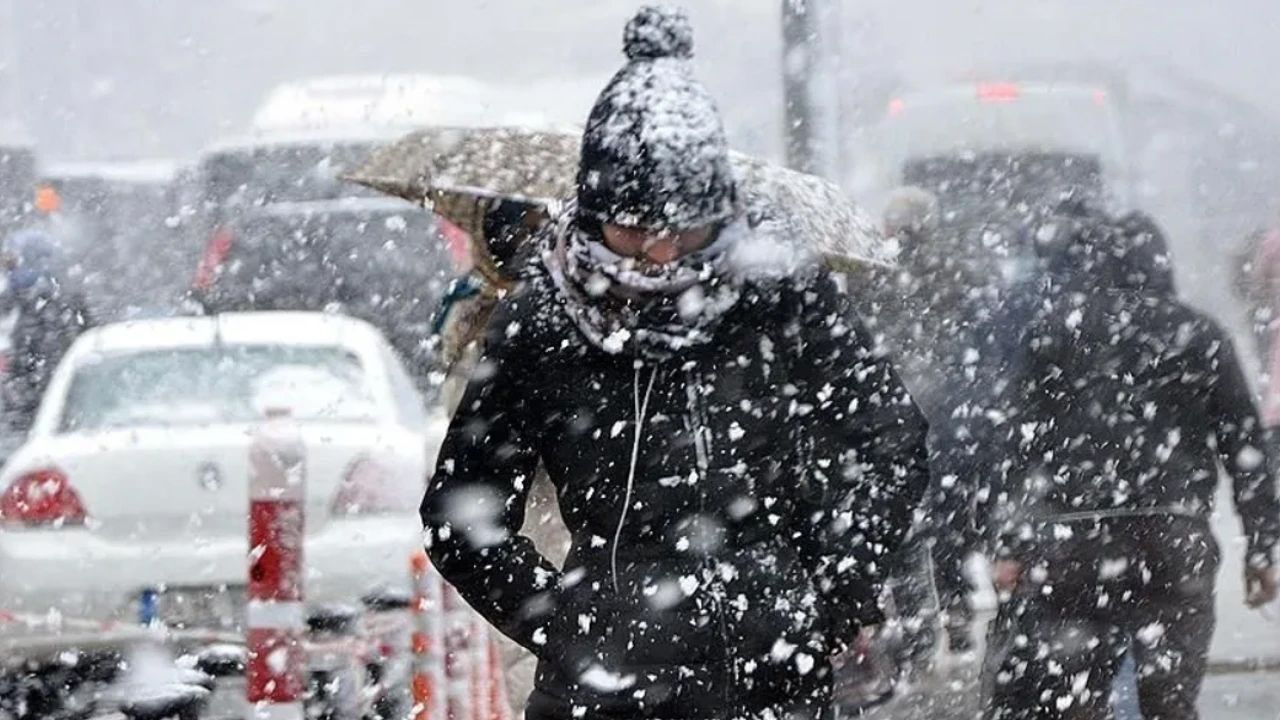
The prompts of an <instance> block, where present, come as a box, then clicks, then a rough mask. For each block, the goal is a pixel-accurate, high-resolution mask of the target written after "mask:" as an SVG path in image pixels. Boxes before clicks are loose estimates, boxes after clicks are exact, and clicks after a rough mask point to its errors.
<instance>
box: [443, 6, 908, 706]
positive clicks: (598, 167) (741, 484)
mask: <svg viewBox="0 0 1280 720" xmlns="http://www.w3.org/2000/svg"><path fill="white" fill-rule="evenodd" d="M626 39H627V54H628V56H629V58H630V62H629V63H628V64H627V65H626V66H625V67H624V68H623V69H622V70H621V71H620V72H619V73H618V74H617V75H616V76H615V77H614V79H613V80H612V81H611V83H610V84H609V86H608V87H606V89H605V90H604V92H603V93H602V95H601V98H600V100H599V101H598V102H597V104H596V107H595V108H594V109H593V111H592V114H591V116H590V119H589V121H588V124H587V129H586V133H585V136H584V142H583V149H582V158H581V170H580V176H579V192H578V197H577V202H576V203H571V204H570V205H569V206H568V207H566V208H565V209H564V211H563V212H562V213H561V214H560V216H559V217H558V218H557V220H556V221H555V223H554V227H553V228H551V229H550V230H549V231H548V232H549V236H548V237H547V238H546V240H547V250H546V253H545V254H544V256H543V258H542V263H541V267H539V268H535V269H533V270H531V271H530V273H529V277H528V278H527V279H526V280H524V282H523V284H522V285H521V286H520V287H519V288H518V289H517V290H515V291H514V292H512V293H511V294H510V295H509V296H507V297H506V298H504V299H503V300H502V301H501V302H500V304H499V305H498V307H497V309H496V310H495V314H494V317H493V319H492V321H491V322H490V324H489V328H488V337H487V340H486V343H485V346H486V350H485V356H484V358H483V359H482V360H481V363H480V368H479V369H478V370H477V372H476V373H475V374H474V375H473V377H472V380H471V383H470V385H469V387H468V388H467V390H466V392H465V394H464V396H463V398H462V401H461V403H460V405H459V409H458V411H457V414H456V415H455V417H454V419H453V422H452V425H451V427H450V429H449V432H448V435H447V437H446V440H445V443H444V446H443V448H442V450H441V452H440V456H439V461H438V465H437V470H436V473H435V476H434V478H433V479H432V482H431V484H430V487H429V488H428V490H427V493H426V496H425V497H424V499H423V503H422V517H423V521H424V524H425V526H426V531H427V543H428V551H429V553H430V556H431V558H432V560H433V562H434V564H435V566H436V567H437V568H438V569H439V571H440V572H441V574H442V575H443V576H444V577H445V579H446V580H448V581H449V582H451V583H452V584H454V585H455V586H456V587H457V588H458V590H459V592H460V593H461V594H462V595H463V597H464V598H465V599H466V600H467V601H468V602H469V603H470V604H471V605H472V606H473V607H474V608H475V609H476V610H477V611H479V612H480V613H481V614H482V615H483V616H484V617H485V618H486V619H487V620H489V622H491V623H492V624H493V625H495V626H496V627H497V628H498V629H499V630H501V631H502V632H503V633H505V634H506V635H508V636H509V637H511V638H513V639H514V640H516V641H517V642H519V643H520V644H522V645H523V646H525V647H526V648H528V649H529V650H531V651H532V652H533V653H534V654H535V655H537V656H538V658H539V667H538V672H537V679H536V684H535V689H534V692H533V694H532V696H531V698H530V700H529V704H528V709H527V711H526V717H530V718H547V719H550V718H569V717H577V718H582V717H585V718H592V717H607V718H639V717H662V718H760V717H777V718H782V717H796V716H806V717H829V716H830V714H831V708H830V705H831V692H832V672H831V665H830V662H829V658H830V657H831V656H832V655H833V654H836V653H838V652H840V651H841V649H842V648H844V647H845V646H846V645H847V644H849V643H851V642H852V641H853V640H854V638H855V636H856V634H857V632H858V629H859V628H860V627H861V626H863V625H865V624H868V623H875V622H877V621H878V620H879V611H878V607H877V598H878V595H879V592H880V586H881V571H882V564H883V559H884V558H885V557H886V555H887V554H889V553H891V552H892V551H894V550H895V549H896V547H897V546H898V544H899V542H900V540H901V537H902V535H903V534H904V532H905V531H906V529H907V527H908V525H909V523H910V519H911V515H912V512H913V509H914V507H915V505H916V504H917V502H918V501H919V498H920V495H921V493H922V492H923V490H924V488H925V486H926V485H927V483H928V470H927V467H926V463H925V459H926V455H925V445H924V440H925V433H926V430H927V426H926V423H925V422H924V420H923V418H922V416H921V415H920V413H919V412H918V410H917V409H916V407H915V405H914V403H913V402H912V400H911V398H910V396H909V395H908V394H907V393H906V391H905V390H904V389H903V387H902V385H901V383H900V382H899V381H898V378H897V376H896V375H895V373H894V371H893V369H892V368H891V367H890V365H889V364H888V363H887V362H886V361H885V359H884V358H883V357H882V356H881V355H879V354H877V353H876V352H874V351H873V350H872V349H871V340H870V338H869V337H868V336H867V333H866V332H865V330H864V328H863V326H862V324H861V323H860V322H859V320H858V319H857V317H856V315H854V314H853V313H852V312H850V310H849V308H848V306H847V300H846V298H845V296H844V295H843V294H842V293H841V292H839V290H838V289H837V287H836V284H835V283H834V282H833V281H832V279H831V278H830V277H829V276H828V275H827V273H826V272H825V271H823V270H820V269H818V268H816V267H815V268H814V269H812V271H811V272H809V273H808V274H805V275H804V276H802V277H772V276H769V275H768V274H766V273H763V272H761V273H754V272H748V268H750V267H752V263H751V262H749V259H750V258H751V257H759V255H758V254H756V253H755V252H744V248H746V247H748V246H749V245H750V244H751V243H752V242H755V241H758V240H759V238H758V237H755V236H754V235H753V233H752V229H751V228H750V227H748V226H747V223H746V220H745V219H744V216H743V214H742V212H741V209H740V208H739V206H738V202H737V190H736V185H735V182H734V179H733V176H732V173H731V172H729V164H728V156H727V149H726V144H725V141H724V135H723V130H722V128H721V126H720V122H719V119H718V116H717V114H716V111H715V107H714V104H713V103H712V101H711V100H710V98H709V97H708V95H707V94H706V91H705V90H704V89H703V88H702V87H701V86H700V85H698V84H697V83H696V81H694V80H693V79H692V76H691V74H690V71H689V64H688V62H687V58H688V57H689V55H690V53H691V49H692V47H691V41H690V31H689V27H688V21H687V20H686V19H685V18H684V16H683V15H680V14H678V13H675V12H673V11H669V10H663V9H658V8H645V9H643V10H641V11H640V13H639V14H638V15H637V16H636V17H635V18H634V19H633V20H632V21H631V22H630V24H629V25H628V26H627V31H626ZM539 463H541V464H542V465H543V466H544V467H545V469H546V471H547V473H548V475H549V477H550V479H551V482H552V483H553V484H554V485H555V488H556V493H557V497H558V501H559V504H560V509H561V511H562V514H563V516H564V520H565V523H566V525H567V527H568V529H569V531H570V534H571V536H572V546H571V549H570V551H569V555H568V558H567V560H566V562H565V565H564V569H563V570H562V571H558V570H557V569H556V568H555V567H554V566H553V565H551V564H550V563H549V562H547V561H546V559H545V558H544V557H542V556H541V555H539V554H538V552H537V551H536V550H535V549H534V546H533V544H532V542H531V541H530V540H529V539H528V538H526V537H523V536H521V535H519V534H517V532H518V528H519V527H520V525H521V522H522V519H523V515H524V512H525V501H526V496H527V494H528V492H529V488H530V484H531V482H532V479H533V477H534V473H535V471H536V469H537V466H538V465H539Z"/></svg>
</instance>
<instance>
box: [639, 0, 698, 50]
mask: <svg viewBox="0 0 1280 720" xmlns="http://www.w3.org/2000/svg"><path fill="white" fill-rule="evenodd" d="M622 49H623V52H625V53H626V55H627V58H628V59H631V60H656V59H659V58H680V59H683V60H687V59H689V58H691V57H693V24H692V23H690V22H689V16H687V15H685V14H684V11H683V10H680V9H678V8H673V7H667V6H661V5H646V6H645V7H642V8H640V11H639V12H637V13H636V14H635V17H633V18H631V21H630V22H628V23H627V28H626V30H624V31H623V33H622Z"/></svg>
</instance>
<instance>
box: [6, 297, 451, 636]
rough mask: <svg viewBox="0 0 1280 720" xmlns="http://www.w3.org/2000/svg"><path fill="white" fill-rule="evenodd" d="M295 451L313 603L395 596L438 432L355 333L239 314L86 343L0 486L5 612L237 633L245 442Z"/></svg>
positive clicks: (312, 318)
mask: <svg viewBox="0 0 1280 720" xmlns="http://www.w3.org/2000/svg"><path fill="white" fill-rule="evenodd" d="M282 407H283V408H288V409H289V411H290V413H291V415H292V417H293V418H294V420H296V422H297V423H298V424H299V427H300V430H301V435H302V438H303V442H304V444H305V450H306V519H305V522H306V539H305V544H304V548H303V552H304V564H305V578H306V580H305V590H306V594H307V595H306V596H307V601H308V602H317V603H333V602H341V603H352V604H354V603H358V602H359V598H360V597H361V596H362V595H363V594H365V593H366V592H368V591H370V590H371V589H374V588H375V587H378V586H392V587H398V588H405V587H407V586H408V583H409V575H408V573H409V563H410V558H411V555H412V553H413V552H414V551H415V550H417V549H419V548H421V526H420V522H419V519H418V513H417V506H418V502H419V500H420V498H421V495H422V491H423V487H424V483H425V482H426V478H427V476H428V473H429V471H430V469H431V468H432V463H433V462H434V458H435V454H436V452H437V451H438V450H439V446H440V443H441V441H442V439H443V435H444V430H445V428H446V427H447V422H446V420H445V419H444V417H443V415H441V414H437V415H434V416H433V415H429V414H428V413H427V411H426V410H425V409H424V407H423V403H422V398H421V397H420V395H419V393H418V392H417V391H416V389H415V388H414V387H413V385H412V383H411V381H410V380H409V376H408V375H407V373H406V372H405V370H404V368H403V367H402V366H401V364H400V361H399V360H398V359H397V358H396V356H395V354H394V353H393V351H392V350H391V348H390V346H389V345H388V344H387V342H386V340H385V339H384V338H383V337H382V335H381V334H380V333H379V332H378V331H377V330H375V329H374V328H373V327H372V326H370V325H368V324H366V323H364V322H361V321H358V320H353V319H351V318H346V317H340V316H334V315H325V314H319V313H248V314H229V315H221V316H216V317H200V318H170V319H159V320H143V321H132V322H125V323H119V324H115V325H109V326H105V327H102V328H99V329H95V330H92V331H90V332H87V333H86V334H84V335H83V336H82V337H80V338H79V339H78V340H77V341H76V343H75V344H74V345H73V347H72V348H71V350H70V351H69V352H68V353H67V355H66V357H65V358H64V359H63V361H62V363H61V364H60V365H59V366H58V369H57V371H56V373H55V375H54V377H53V380H52V382H51V384H50V386H49V389H48V391H47V393H46V395H45V397H44V400H43V403H42V405H41V407H40V410H39V413H38V415H37V418H36V421H35V425H34V427H33V429H32V432H31V435H30V437H29V438H28V440H27V442H26V443H25V444H24V445H23V446H22V447H20V448H19V449H18V450H17V451H16V452H15V453H14V455H13V456H12V457H11V458H10V460H9V462H8V463H7V464H6V465H5V467H4V469H3V471H0V491H2V492H3V494H2V495H0V610H9V611H16V612H36V613H46V612H49V611H50V610H56V611H57V612H60V613H62V614H63V615H66V616H76V617H86V618H95V619H117V618H118V619H120V620H122V621H134V620H135V618H138V617H142V616H143V615H142V614H145V613H146V612H147V611H146V610H144V609H143V606H144V605H145V604H147V603H151V604H152V605H153V606H155V605H158V612H159V616H160V618H161V619H163V620H166V621H168V622H170V623H171V624H175V625H178V626H190V627H201V628H206V627H211V628H213V629H228V630H233V629H238V627H239V626H238V623H239V622H240V619H241V616H240V613H239V607H240V604H241V603H242V602H243V588H244V586H245V583H246V576H247V556H248V540H247V532H248V530H247V519H246V517H247V510H248V502H249V501H248V495H247V492H248V491H247V488H248V480H249V477H248V476H249V463H248V458H249V446H250V441H251V433H252V431H253V430H254V428H255V427H256V426H257V425H258V423H259V422H260V421H261V418H262V417H263V414H264V411H265V410H266V409H268V408H282Z"/></svg>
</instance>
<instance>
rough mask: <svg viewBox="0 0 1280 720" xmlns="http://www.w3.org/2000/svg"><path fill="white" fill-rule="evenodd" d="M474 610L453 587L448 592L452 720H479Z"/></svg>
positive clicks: (448, 691) (446, 648) (446, 665)
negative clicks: (472, 647)
mask: <svg viewBox="0 0 1280 720" xmlns="http://www.w3.org/2000/svg"><path fill="white" fill-rule="evenodd" d="M472 618H473V616H472V613H471V608H469V607H467V604H466V603H465V602H463V600H462V598H461V597H460V596H459V595H458V591H457V590H455V589H454V588H453V587H452V586H449V587H446V588H445V589H444V622H445V628H444V631H445V635H444V677H445V687H446V688H447V689H446V691H445V692H446V694H447V696H448V698H449V701H448V712H447V715H448V720H475V716H474V715H472V712H473V709H474V707H475V703H473V702H472V701H473V700H474V694H475V688H474V685H473V680H474V678H473V677H472V676H473V672H474V670H475V668H474V667H472V662H471V659H472V655H474V652H473V651H472V649H471V643H472V641H473V639H474V632H473V629H474V627H473V626H474V624H475V623H474V621H473V619H472Z"/></svg>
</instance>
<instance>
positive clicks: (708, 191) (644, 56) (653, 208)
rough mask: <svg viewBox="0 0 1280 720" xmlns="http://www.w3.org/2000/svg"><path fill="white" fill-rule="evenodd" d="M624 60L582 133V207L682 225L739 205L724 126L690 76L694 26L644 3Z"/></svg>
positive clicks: (631, 222) (638, 221)
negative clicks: (624, 63) (625, 61)
mask: <svg viewBox="0 0 1280 720" xmlns="http://www.w3.org/2000/svg"><path fill="white" fill-rule="evenodd" d="M623 49H624V51H625V52H626V56H627V64H626V65H624V66H623V67H622V69H621V70H619V71H618V72H617V74H615V75H614V76H613V79H611V80H610V81H609V84H608V85H607V86H605V88H604V90H603V91H602V92H601V93H600V97H599V98H597V99H596V104H595V106H594V107H593V108H592V109H591V115H590V116H589V117H588V118H587V128H586V131H585V133H584V134H583V137H582V156H581V162H580V164H579V167H578V209H579V212H581V213H583V214H584V215H585V216H587V217H590V218H593V219H595V220H598V221H601V222H608V223H614V224H618V225H625V226H630V227H644V228H668V229H675V230H685V229H692V228H698V227H705V226H708V225H714V224H716V223H719V222H723V221H724V220H727V219H728V218H730V217H732V216H733V215H734V214H735V212H736V190H735V187H734V181H733V174H732V170H731V168H730V164H729V146H728V141H727V140H726V139H725V133H724V126H723V125H722V124H721V122H720V113H719V111H718V110H717V109H716V105H715V102H714V101H713V100H712V99H711V95H710V94H709V93H708V92H707V90H706V88H704V87H703V86H702V85H701V84H700V83H699V82H698V81H697V80H696V79H695V78H694V77H693V70H692V67H691V66H690V63H689V59H690V58H692V57H693V28H692V25H691V24H690V23H689V18H688V17H687V16H685V14H684V13H683V12H681V11H679V10H676V9H672V8H666V7H656V6H648V7H644V8H641V9H640V11H639V12H638V13H636V15H635V17H633V18H632V19H631V21H630V22H628V23H627V27H626V30H625V31H624V33H623Z"/></svg>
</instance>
